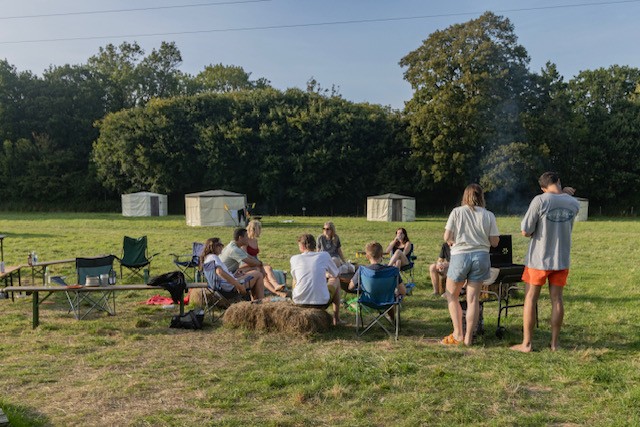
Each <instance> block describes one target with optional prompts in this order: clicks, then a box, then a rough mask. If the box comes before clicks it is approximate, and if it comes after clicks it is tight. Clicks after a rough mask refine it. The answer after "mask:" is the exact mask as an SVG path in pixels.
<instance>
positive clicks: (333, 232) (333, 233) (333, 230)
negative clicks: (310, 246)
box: [323, 221, 338, 242]
mask: <svg viewBox="0 0 640 427" xmlns="http://www.w3.org/2000/svg"><path fill="white" fill-rule="evenodd" d="M324 226H325V227H329V228H330V229H331V241H332V242H335V241H336V239H337V238H338V235H337V234H336V226H335V225H334V224H333V222H331V221H327V222H325V223H324ZM323 228H324V227H323Z"/></svg>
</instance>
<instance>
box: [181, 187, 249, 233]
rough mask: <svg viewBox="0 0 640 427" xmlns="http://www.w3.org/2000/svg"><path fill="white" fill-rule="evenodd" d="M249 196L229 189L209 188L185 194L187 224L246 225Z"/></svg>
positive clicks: (208, 225) (205, 225)
mask: <svg viewBox="0 0 640 427" xmlns="http://www.w3.org/2000/svg"><path fill="white" fill-rule="evenodd" d="M246 206H247V196H246V195H244V194H240V193H234V192H232V191H227V190H209V191H202V192H200V193H191V194H186V195H185V196H184V210H185V215H186V217H187V225H190V226H192V227H210V226H223V227H238V226H244V225H245V218H244V209H245V207H246Z"/></svg>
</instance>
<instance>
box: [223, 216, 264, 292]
mask: <svg viewBox="0 0 640 427" xmlns="http://www.w3.org/2000/svg"><path fill="white" fill-rule="evenodd" d="M248 241H249V237H248V235H247V230H246V229H245V228H236V229H235V230H234V232H233V241H232V242H231V243H229V244H228V245H227V246H225V248H224V249H223V250H222V253H221V254H220V260H221V261H222V262H223V263H224V265H225V266H226V267H227V269H228V270H229V272H230V273H231V274H233V275H234V276H236V277H242V276H252V277H254V278H255V279H256V284H255V286H254V287H253V289H252V293H253V295H254V297H255V298H254V299H262V298H264V277H263V276H262V273H261V272H260V267H261V266H262V262H260V261H259V260H258V259H256V258H253V257H251V256H249V254H248V253H246V252H245V251H244V250H243V249H242V248H241V246H246V245H247V243H248ZM241 264H242V265H243V267H242V268H240V265H241Z"/></svg>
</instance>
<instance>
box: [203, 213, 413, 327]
mask: <svg viewBox="0 0 640 427" xmlns="http://www.w3.org/2000/svg"><path fill="white" fill-rule="evenodd" d="M261 230H262V226H261V224H260V222H259V221H257V220H252V221H251V222H249V224H248V226H247V228H246V229H245V228H238V229H236V230H234V233H233V241H231V242H230V243H229V244H228V245H226V246H224V244H223V243H222V242H221V240H220V238H218V237H213V238H210V239H207V241H206V242H205V245H204V249H203V252H202V255H201V256H200V269H201V270H202V271H204V272H205V276H207V277H208V280H209V277H213V280H215V281H216V284H215V287H216V290H218V292H220V293H221V295H222V296H224V297H225V298H227V299H229V300H230V301H239V300H247V301H249V300H259V299H262V298H264V296H265V289H266V290H268V291H269V292H271V293H272V294H274V295H277V296H281V297H284V296H289V294H288V293H287V291H286V286H285V285H282V284H280V283H278V280H277V279H276V277H275V275H274V272H273V269H272V268H271V267H270V266H269V265H266V264H264V263H263V262H262V261H260V259H259V258H258V254H259V252H260V249H259V248H258V238H259V237H260V233H261ZM297 242H298V250H299V251H300V253H299V254H298V255H294V256H292V257H291V260H290V264H291V277H292V280H293V289H292V291H291V293H290V296H291V299H292V300H293V302H294V304H297V305H300V306H302V307H310V308H321V309H326V308H328V307H329V306H330V305H333V324H334V325H338V324H341V323H342V321H341V319H340V292H339V291H340V282H339V274H340V270H339V267H340V266H341V265H343V264H344V263H346V261H345V259H344V254H343V253H342V248H341V242H340V238H339V237H338V235H337V234H336V228H335V225H334V224H333V223H332V222H326V223H325V224H324V226H323V230H322V234H321V235H319V236H318V237H317V239H316V238H314V237H313V235H311V234H302V235H300V236H299V237H298V240H297ZM386 252H388V253H389V254H390V256H391V259H390V260H389V263H388V264H383V255H384V252H383V248H382V245H381V244H380V243H378V242H370V243H368V244H367V245H366V247H365V256H366V258H367V260H368V261H369V265H367V266H362V267H361V268H370V269H372V270H382V269H388V268H393V269H397V270H398V271H399V270H400V269H401V268H403V267H404V266H407V265H409V264H410V262H411V254H412V252H413V243H411V241H410V240H409V237H408V236H407V231H406V230H405V229H404V228H399V229H398V230H397V231H396V236H395V238H394V239H393V240H392V241H391V243H389V245H388V246H387V251H386ZM207 272H211V275H207ZM209 282H210V285H211V284H212V283H211V280H209ZM358 286H359V274H358V272H357V271H356V274H354V275H353V278H352V279H351V281H350V283H349V285H348V290H349V291H351V292H354V291H355V290H356V289H357V288H358ZM396 293H397V294H398V295H400V296H404V295H405V294H406V289H405V286H404V284H403V283H402V279H401V278H400V275H399V274H398V286H397V287H396Z"/></svg>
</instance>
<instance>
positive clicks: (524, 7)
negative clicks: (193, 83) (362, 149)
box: [0, 0, 640, 109]
mask: <svg viewBox="0 0 640 427" xmlns="http://www.w3.org/2000/svg"><path fill="white" fill-rule="evenodd" d="M0 6H1V7H0V59H6V60H7V61H8V62H9V63H10V64H11V65H13V66H15V67H16V68H17V69H18V70H19V71H31V72H33V73H34V74H38V75H40V74H41V73H42V72H43V71H44V70H46V69H47V68H49V67H50V66H60V65H65V64H83V63H86V61H87V59H88V58H89V57H91V56H92V55H95V54H97V53H98V49H99V48H100V47H101V46H105V45H107V44H108V43H112V44H115V45H119V44H120V43H122V42H124V41H128V42H133V41H136V42H138V44H140V45H141V46H142V47H143V49H145V51H146V52H147V53H149V52H151V50H152V49H154V48H158V47H159V46H160V43H161V42H162V41H173V42H175V43H176V46H177V47H178V48H179V50H180V52H181V53H182V59H183V63H182V65H181V66H180V70H181V71H183V72H186V73H190V74H194V75H195V74H197V73H199V72H200V71H202V70H203V69H204V67H206V66H207V65H210V64H218V63H222V64H224V65H236V66H241V67H243V68H244V69H245V71H248V72H250V73H251V78H252V79H257V78H260V77H264V78H266V79H268V80H269V81H270V82H271V84H272V86H274V87H276V88H278V89H286V88H291V87H298V88H306V85H307V81H309V80H310V79H311V78H314V79H315V80H316V81H317V82H318V83H319V84H320V86H321V87H322V88H326V89H331V87H332V86H335V88H336V89H337V90H338V92H339V94H340V95H341V96H343V97H344V98H345V99H348V100H350V101H354V102H369V103H374V104H382V105H385V106H387V105H388V106H391V107H392V108H395V109H402V108H403V107H404V102H405V101H408V100H409V99H410V98H411V96H412V90H411V87H410V86H409V84H408V83H407V82H406V81H405V80H404V79H403V71H404V70H403V69H402V68H401V67H400V66H399V65H398V62H399V61H400V59H401V58H402V57H404V56H405V55H406V54H408V53H409V52H411V51H413V50H415V49H417V48H418V47H419V46H420V45H421V44H422V42H423V40H425V39H426V38H428V36H429V34H431V33H432V32H434V31H437V30H443V29H445V28H447V27H449V26H450V25H453V24H457V23H463V22H466V21H469V20H471V19H475V18H477V17H478V16H479V15H481V14H482V13H483V12H485V11H492V12H494V13H496V14H497V15H501V16H504V17H507V18H509V19H510V20H511V22H512V24H513V25H514V26H515V34H516V35H517V36H518V41H519V43H520V44H521V45H523V46H524V47H525V48H526V49H527V52H528V53H529V56H530V58H531V61H530V69H531V70H532V71H534V72H538V71H539V70H540V69H541V68H542V67H544V65H545V64H546V63H547V62H548V61H550V62H552V63H555V64H556V65H557V67H558V71H559V72H560V73H561V74H562V75H563V76H564V77H565V79H566V80H569V79H571V78H572V77H574V76H575V75H577V74H578V73H579V72H580V71H583V70H594V69H597V68H600V67H605V68H606V67H609V66H611V65H615V64H617V65H628V66H632V67H638V68H640V42H639V41H640V24H638V19H637V18H638V17H639V16H640V0H622V1H599V2H598V1H594V0H535V1H534V0H526V1H518V2H514V1H512V0H511V1H508V0H505V1H500V0H495V1H470V0H469V1H446V2H445V1H428V0H423V1H419V0H387V1H383V0H323V1H319V0H316V1H311V0H213V1H209V0H126V1H120V0H117V1H116V0H112V1H97V0H21V1H19V2H18V1H15V0H11V1H10V0H0ZM125 9H128V11H124V10H125ZM130 9H139V10H130ZM103 11H118V12H108V13H100V12H103ZM85 12H91V13H85ZM44 15H54V16H44ZM404 18H407V19H404Z"/></svg>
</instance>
